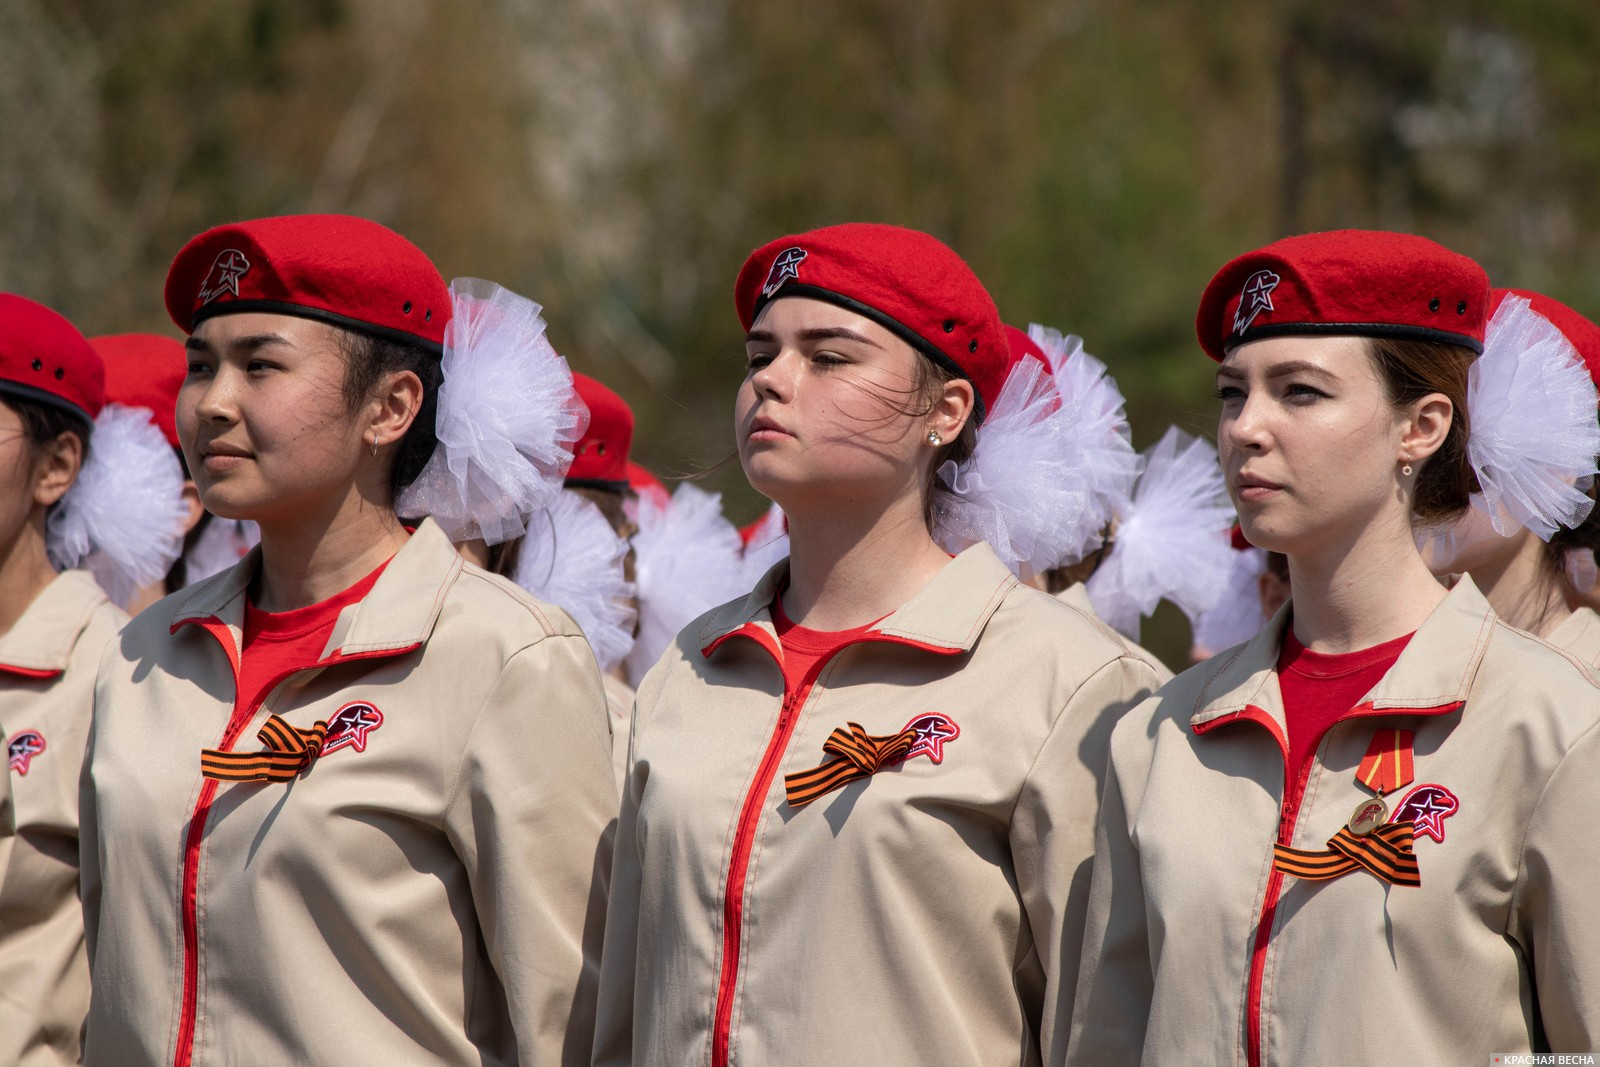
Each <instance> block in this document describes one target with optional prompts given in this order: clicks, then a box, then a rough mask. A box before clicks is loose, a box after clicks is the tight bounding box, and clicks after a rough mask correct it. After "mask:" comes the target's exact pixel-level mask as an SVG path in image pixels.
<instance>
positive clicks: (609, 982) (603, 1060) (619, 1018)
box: [593, 697, 646, 1067]
mask: <svg viewBox="0 0 1600 1067" xmlns="http://www.w3.org/2000/svg"><path fill="white" fill-rule="evenodd" d="M638 730H639V698H638V697H635V698H634V705H633V714H632V715H631V716H629V727H628V732H629V739H628V756H627V769H626V773H625V774H624V776H623V779H622V812H621V814H620V815H618V816H617V834H616V851H615V852H614V853H613V854H612V862H611V897H610V900H609V901H608V902H607V905H606V936H605V956H604V959H603V961H602V963H601V967H600V1007H599V1017H598V1019H597V1021H596V1025H595V1035H594V1061H593V1062H594V1067H631V1064H632V1063H633V1011H634V1007H633V1006H634V997H633V987H634V981H635V974H636V971H635V956H636V954H637V952H638V946H639V901H640V897H639V894H640V882H641V879H642V876H643V868H642V866H641V863H640V859H639V849H638V829H637V828H638V824H639V797H640V794H641V793H642V792H643V789H644V779H643V777H642V775H643V774H645V773H646V771H645V770H644V769H641V768H639V767H636V766H635V764H634V758H633V738H634V737H635V736H637V734H638Z"/></svg>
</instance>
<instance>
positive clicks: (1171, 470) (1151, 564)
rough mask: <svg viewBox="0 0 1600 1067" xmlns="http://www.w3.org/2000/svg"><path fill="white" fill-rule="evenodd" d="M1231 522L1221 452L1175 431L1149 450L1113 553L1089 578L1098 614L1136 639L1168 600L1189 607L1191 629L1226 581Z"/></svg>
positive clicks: (1114, 539) (1122, 515) (1120, 521)
mask: <svg viewBox="0 0 1600 1067" xmlns="http://www.w3.org/2000/svg"><path fill="white" fill-rule="evenodd" d="M1232 523H1233V505H1232V504H1231V503H1230V502H1229V500H1228V492H1227V487H1226V485H1225V484H1224V482H1223V478H1222V469H1221V467H1220V466H1219V465H1218V463H1217V450H1216V448H1215V447H1214V446H1213V445H1212V444H1211V443H1210V442H1209V441H1206V440H1203V439H1201V438H1197V437H1191V436H1190V435H1188V434H1186V433H1184V432H1183V431H1181V430H1179V429H1178V428H1177V427H1176V426H1173V427H1169V428H1168V429H1167V432H1166V433H1165V434H1164V435H1163V436H1162V438H1161V440H1160V441H1158V442H1157V443H1156V445H1155V447H1154V448H1152V449H1150V451H1149V452H1148V453H1146V462H1145V469H1144V474H1143V475H1141V476H1140V478H1139V484H1138V485H1137V486H1136V487H1135V488H1134V491H1133V498H1132V500H1131V501H1129V503H1128V505H1127V506H1126V508H1124V509H1123V510H1122V511H1121V512H1120V513H1119V514H1118V515H1117V518H1116V531H1115V533H1114V534H1113V536H1112V540H1111V550H1110V551H1109V552H1107V553H1106V555H1105V557H1104V558H1103V559H1102V560H1101V562H1100V566H1099V567H1098V568H1097V569H1096V570H1095V572H1094V574H1093V576H1091V577H1090V578H1089V581H1088V583H1087V587H1088V592H1089V600H1090V602H1091V603H1092V604H1094V608H1095V611H1096V612H1097V613H1098V614H1099V615H1100V617H1101V618H1102V619H1103V620H1105V622H1106V624H1107V625H1109V626H1111V627H1113V628H1114V629H1116V630H1117V631H1118V632H1120V633H1122V634H1125V635H1126V636H1128V637H1129V638H1131V639H1133V640H1135V641H1136V640H1138V639H1139V621H1140V619H1141V618H1142V617H1143V616H1145V615H1149V614H1150V613H1151V612H1152V611H1154V610H1155V608H1156V605H1157V604H1158V603H1160V602H1161V601H1162V600H1170V601H1172V602H1173V603H1174V604H1176V605H1178V607H1179V608H1181V609H1183V613H1184V614H1185V615H1187V616H1188V617H1189V621H1190V623H1191V625H1192V624H1193V623H1194V621H1195V620H1196V619H1197V618H1199V616H1200V614H1201V613H1202V612H1204V611H1206V610H1207V609H1209V608H1211V607H1213V606H1214V605H1215V604H1216V602H1217V600H1218V599H1219V598H1220V597H1221V595H1222V593H1223V590H1224V588H1225V586H1226V583H1227V581H1228V574H1229V572H1230V570H1231V569H1232V566H1233V562H1234V560H1233V555H1234V550H1233V546H1232V545H1231V544H1230V543H1229V538H1228V530H1229V527H1230V526H1231V525H1232Z"/></svg>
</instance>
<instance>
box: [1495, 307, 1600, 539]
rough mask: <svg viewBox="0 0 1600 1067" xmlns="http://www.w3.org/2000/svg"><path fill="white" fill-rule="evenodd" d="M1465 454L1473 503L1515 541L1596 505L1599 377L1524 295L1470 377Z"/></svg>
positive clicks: (1504, 314)
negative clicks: (1521, 532) (1592, 492)
mask: <svg viewBox="0 0 1600 1067" xmlns="http://www.w3.org/2000/svg"><path fill="white" fill-rule="evenodd" d="M1467 413H1468V417H1469V421H1470V428H1471V433H1470V435H1469V436H1468V438H1467V458H1468V460H1469V461H1470V462H1471V463H1472V469H1473V470H1474V471H1475V472H1476V473H1477V475H1478V483H1479V485H1480V486H1481V487H1482V490H1483V491H1482V493H1481V494H1476V495H1474V497H1473V500H1472V503H1473V506H1474V507H1475V508H1477V509H1478V510H1480V511H1482V512H1483V513H1484V514H1485V515H1487V516H1488V518H1489V521H1490V523H1492V524H1493V526H1494V529H1495V531H1496V532H1497V533H1499V534H1500V535H1501V536H1503V537H1509V536H1510V535H1511V534H1513V533H1515V532H1516V531H1517V529H1518V528H1519V527H1527V528H1528V529H1530V530H1532V531H1533V532H1534V533H1536V534H1538V535H1539V537H1541V538H1542V539H1544V540H1546V541H1548V540H1549V539H1550V537H1551V535H1552V534H1554V533H1555V531H1556V529H1557V528H1558V527H1562V526H1568V527H1573V526H1577V525H1578V524H1579V523H1581V522H1582V521H1583V520H1584V519H1585V518H1586V517H1587V516H1588V514H1589V511H1590V509H1591V508H1593V506H1594V501H1593V500H1591V499H1590V497H1589V496H1588V494H1587V493H1586V492H1584V489H1586V488H1587V484H1588V483H1587V481H1586V479H1588V478H1590V477H1592V476H1593V475H1594V473H1595V457H1596V455H1597V454H1600V421H1596V394H1595V385H1594V380H1593V379H1592V378H1591V377H1590V376H1589V372H1588V369H1587V368H1586V367H1585V366H1584V363H1583V360H1582V358H1581V357H1580V356H1579V355H1578V352H1577V349H1575V348H1574V347H1573V346H1572V343H1571V342H1570V341H1568V340H1567V338H1566V335H1564V334H1563V333H1562V332H1561V331H1560V330H1559V329H1557V328H1556V327H1555V325H1554V324H1552V323H1551V322H1550V320H1549V319H1546V318H1545V317H1544V316H1543V315H1540V314H1539V313H1538V312H1537V311H1534V310H1533V308H1532V307H1531V306H1530V304H1529V302H1528V300H1527V298H1525V297H1520V296H1516V295H1515V294H1511V295H1508V296H1507V297H1506V298H1505V299H1504V300H1502V301H1501V303H1500V307H1499V308H1498V309H1497V310H1496V311H1495V313H1494V316H1493V318H1491V319H1490V321H1489V328H1488V332H1487V336H1486V338H1485V342H1484V348H1483V355H1481V356H1479V357H1478V358H1477V359H1476V360H1474V361H1473V363H1472V367H1471V370H1470V371H1469V372H1468V377H1467Z"/></svg>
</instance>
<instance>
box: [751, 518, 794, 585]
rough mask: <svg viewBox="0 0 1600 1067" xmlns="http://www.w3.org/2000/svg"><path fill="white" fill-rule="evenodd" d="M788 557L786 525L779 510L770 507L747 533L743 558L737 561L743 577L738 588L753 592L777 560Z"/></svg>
mask: <svg viewBox="0 0 1600 1067" xmlns="http://www.w3.org/2000/svg"><path fill="white" fill-rule="evenodd" d="M788 556H789V525H788V519H786V518H785V517H784V514H783V509H782V508H780V507H779V506H778V505H776V504H773V505H772V506H771V507H769V508H767V513H766V514H765V515H763V516H761V520H760V521H759V522H757V523H756V528H755V529H754V530H752V531H751V533H750V540H748V541H746V542H745V544H744V554H743V556H742V558H741V561H740V562H741V566H742V569H743V575H744V576H743V577H742V578H741V579H740V584H741V585H743V586H744V587H745V589H747V590H749V589H754V588H755V587H756V583H757V582H759V581H760V580H761V579H762V577H763V576H765V575H766V573H767V572H768V571H769V570H771V569H772V568H773V565H774V564H776V563H777V562H778V561H779V560H782V559H787V558H788Z"/></svg>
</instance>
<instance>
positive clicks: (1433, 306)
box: [1428, 297, 1439, 311]
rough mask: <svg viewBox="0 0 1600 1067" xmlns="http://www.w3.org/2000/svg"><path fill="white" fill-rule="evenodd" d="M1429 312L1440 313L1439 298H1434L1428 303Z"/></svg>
mask: <svg viewBox="0 0 1600 1067" xmlns="http://www.w3.org/2000/svg"><path fill="white" fill-rule="evenodd" d="M1428 310H1429V311H1438V310H1439V298H1438V297H1434V298H1433V299H1432V300H1430V301H1428Z"/></svg>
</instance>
